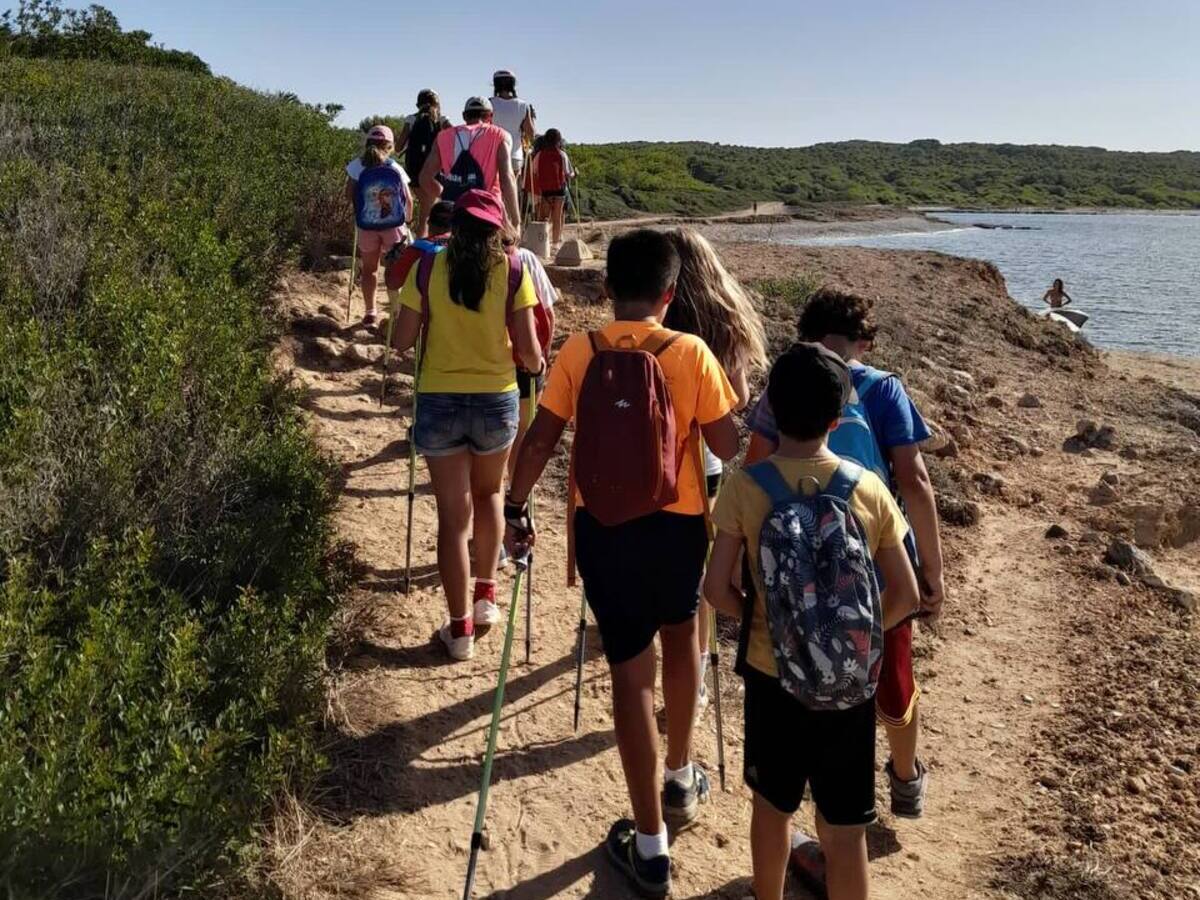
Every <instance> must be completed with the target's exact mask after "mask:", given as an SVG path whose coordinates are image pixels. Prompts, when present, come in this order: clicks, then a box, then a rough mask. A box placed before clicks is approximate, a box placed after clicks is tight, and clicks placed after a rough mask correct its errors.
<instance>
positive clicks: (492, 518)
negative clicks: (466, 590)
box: [471, 451, 508, 581]
mask: <svg viewBox="0 0 1200 900" xmlns="http://www.w3.org/2000/svg"><path fill="white" fill-rule="evenodd" d="M507 460H508V452H507V451H505V452H503V453H492V454H490V455H488V456H472V457H471V506H472V508H473V509H474V511H475V526H474V532H475V534H474V537H475V577H476V578H482V579H484V580H486V581H495V579H496V565H497V561H498V560H499V558H500V541H501V539H502V537H503V535H504V502H503V499H502V497H501V494H500V492H501V490H502V489H503V485H504V467H505V463H506V462H507Z"/></svg>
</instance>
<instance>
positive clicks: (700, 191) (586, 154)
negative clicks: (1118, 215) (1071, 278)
mask: <svg viewBox="0 0 1200 900" xmlns="http://www.w3.org/2000/svg"><path fill="white" fill-rule="evenodd" d="M571 152H572V155H573V159H574V161H575V163H576V165H577V167H578V168H579V170H580V172H581V187H582V189H583V190H582V196H583V209H584V212H585V215H586V214H593V215H597V216H600V217H604V218H610V217H613V216H619V215H625V214H628V213H630V212H633V211H637V212H663V213H666V212H677V213H687V214H700V215H702V214H705V213H712V212H719V211H722V210H728V209H737V208H740V207H744V206H747V205H749V203H750V202H751V201H754V200H784V201H787V202H789V203H796V204H814V203H882V204H889V205H896V206H927V205H937V206H941V205H947V206H963V207H974V208H985V207H987V208H996V207H1003V208H1012V207H1046V208H1065V207H1133V208H1153V209H1159V208H1161V209H1166V208H1173V209H1200V153H1196V152H1189V151H1179V152H1175V153H1132V152H1120V151H1111V150H1103V149H1101V148H1099V147H1061V146H1036V145H1035V146H1021V145H1016V144H943V143H940V142H939V141H936V140H922V141H913V142H911V143H908V144H885V143H878V142H873V141H842V142H839V143H831V144H816V145H814V146H811V147H801V148H796V149H776V148H755V147H735V146H728V145H724V144H704V143H676V144H660V143H656V144H650V143H624V144H595V145H577V146H575V147H573V148H572V151H571Z"/></svg>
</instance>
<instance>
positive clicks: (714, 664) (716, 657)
mask: <svg viewBox="0 0 1200 900" xmlns="http://www.w3.org/2000/svg"><path fill="white" fill-rule="evenodd" d="M700 441H701V450H702V451H703V446H704V445H703V442H704V438H703V437H702V438H701V439H700ZM700 456H701V459H703V456H704V454H703V452H701V454H700ZM722 475H724V472H723V471H722ZM722 480H723V478H718V481H717V492H718V493H720V490H721V481H722ZM704 502H705V503H707V502H708V498H707V497H706V498H705V500H704ZM705 525H706V526H707V529H708V540H709V545H708V553H707V554H706V557H709V556H711V555H712V540H713V527H712V522H711V520H710V521H707V522H706V523H705ZM708 667H709V669H711V670H712V692H713V713H714V714H715V715H716V717H717V775H718V777H719V778H720V780H721V790H722V791H724V790H725V722H724V720H723V719H722V717H721V642H720V641H719V640H717V611H716V609H715V608H714V607H713V605H712V604H711V603H710V604H708Z"/></svg>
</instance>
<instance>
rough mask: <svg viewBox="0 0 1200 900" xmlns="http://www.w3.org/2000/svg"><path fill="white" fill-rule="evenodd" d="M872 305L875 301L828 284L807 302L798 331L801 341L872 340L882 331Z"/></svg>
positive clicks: (797, 326)
mask: <svg viewBox="0 0 1200 900" xmlns="http://www.w3.org/2000/svg"><path fill="white" fill-rule="evenodd" d="M873 306H874V301H873V300H869V299H867V298H866V297H863V296H862V295H860V294H856V293H854V292H853V291H850V290H848V289H846V288H842V287H838V286H836V285H828V284H827V285H825V286H823V287H821V288H819V289H818V290H817V291H816V292H815V293H814V294H813V295H812V296H811V297H810V298H809V299H808V303H807V305H805V307H804V312H802V313H800V321H799V322H797V323H796V331H797V332H798V333H799V335H800V340H802V341H819V340H821V338H823V337H825V336H826V335H829V334H836V335H838V336H840V337H844V338H847V339H848V340H851V341H873V340H875V335H876V333H878V331H879V326H878V325H876V324H875V321H874V320H873V319H872V318H871V308H872V307H873Z"/></svg>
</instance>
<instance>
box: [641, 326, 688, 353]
mask: <svg viewBox="0 0 1200 900" xmlns="http://www.w3.org/2000/svg"><path fill="white" fill-rule="evenodd" d="M681 337H683V335H682V334H681V333H680V332H678V331H668V332H666V333H665V334H663V333H658V334H652V335H650V336H649V337H647V338H646V339H645V340H644V341H642V342H641V344H639V345H638V349H639V350H643V351H645V352H646V353H649V354H650V355H651V356H661V355H662V352H663V351H664V350H666V349H667V348H668V347H670V346H671V345H672V344H674V343H675V342H676V341H677V340H679V339H680V338H681Z"/></svg>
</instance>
